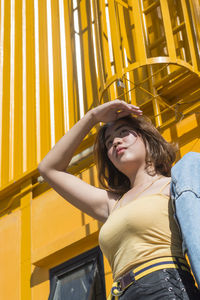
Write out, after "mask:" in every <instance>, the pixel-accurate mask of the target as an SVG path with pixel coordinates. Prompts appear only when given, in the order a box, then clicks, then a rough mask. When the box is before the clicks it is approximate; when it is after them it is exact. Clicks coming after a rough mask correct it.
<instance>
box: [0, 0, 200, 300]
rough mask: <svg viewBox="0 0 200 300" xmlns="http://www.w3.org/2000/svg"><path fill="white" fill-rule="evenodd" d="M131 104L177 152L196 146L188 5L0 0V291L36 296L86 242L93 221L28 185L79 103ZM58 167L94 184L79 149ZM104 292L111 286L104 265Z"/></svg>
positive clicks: (196, 59) (194, 40)
mask: <svg viewBox="0 0 200 300" xmlns="http://www.w3.org/2000/svg"><path fill="white" fill-rule="evenodd" d="M116 98H120V99H123V100H125V101H126V102H128V103H133V104H137V105H139V106H140V107H141V108H142V109H143V111H144V114H146V115H148V116H149V117H150V118H151V119H152V122H153V123H154V124H155V125H156V126H157V127H158V128H159V129H160V131H161V133H162V134H163V136H164V137H165V138H166V139H167V140H168V141H174V142H176V143H177V144H178V145H179V151H178V153H177V159H179V158H180V157H181V156H182V155H183V154H185V153H187V152H188V151H191V150H192V151H197V152H200V2H199V0H154V1H153V0H81V1H78V0H77V1H76V0H74V1H70V0H68V1H64V0H0V189H1V190H0V245H1V246H0V266H1V272H0V274H1V275H0V286H1V288H0V298H1V299H6V300H10V299H16V300H17V299H21V300H30V299H35V300H36V299H37V300H40V299H41V300H44V299H47V297H48V294H49V269H50V268H52V267H54V266H56V265H58V264H60V263H62V262H65V261H67V260H69V259H70V258H72V257H75V256H76V255H78V254H80V253H82V252H84V251H87V250H88V249H91V248H93V247H95V246H96V245H97V244H98V230H99V228H100V226H101V224H100V223H99V222H97V221H95V220H94V219H92V218H91V217H89V216H87V215H86V214H83V213H82V212H80V211H79V210H77V209H76V208H74V207H73V206H71V205H70V204H69V203H68V202H66V201H65V200H64V199H62V198H61V197H60V196H59V195H57V194H56V192H54V191H53V190H52V189H50V187H49V186H48V185H47V184H46V183H44V182H41V181H40V180H38V176H39V174H38V171H37V165H38V163H39V162H40V161H41V159H42V158H43V157H44V156H45V154H46V153H47V152H48V151H49V149H50V148H51V147H52V146H53V145H54V144H55V143H56V142H57V141H58V140H59V138H60V137H61V136H62V135H63V134H64V133H65V132H66V131H67V130H69V129H70V128H71V127H72V126H73V124H74V123H76V122H77V121H78V120H79V119H80V118H81V117H82V116H83V115H84V113H86V112H87V111H88V110H90V109H91V108H93V107H95V106H97V105H98V104H100V103H103V102H106V101H111V100H113V99H116ZM95 132H96V128H94V129H93V130H92V131H91V133H90V134H88V136H87V137H86V138H85V140H84V141H83V143H82V144H81V145H80V147H79V149H78V150H77V152H76V155H75V157H74V159H73V161H72V163H71V165H70V167H69V171H70V172H71V173H73V174H75V175H77V176H80V178H82V179H83V180H85V181H87V182H88V183H91V184H94V185H96V186H98V182H97V175H96V169H95V166H94V162H93V156H92V153H91V148H92V145H93V141H94V137H95ZM105 278H106V290H107V293H108V292H109V288H110V285H111V282H112V275H111V272H110V268H109V266H108V264H107V261H106V260H105Z"/></svg>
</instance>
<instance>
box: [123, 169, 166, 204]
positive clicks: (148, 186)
mask: <svg viewBox="0 0 200 300" xmlns="http://www.w3.org/2000/svg"><path fill="white" fill-rule="evenodd" d="M162 177H163V175H160V176H159V177H157V178H156V179H154V180H153V181H152V182H151V183H150V184H148V185H147V186H146V187H145V188H144V189H143V190H142V191H140V192H139V193H138V194H136V196H135V197H134V199H136V198H137V197H138V196H139V195H141V194H142V193H143V192H144V191H146V190H147V189H148V188H150V186H152V184H153V183H154V182H156V181H157V180H159V179H160V178H162ZM123 198H124V196H122V197H121V198H120V199H119V200H118V201H119V204H120V207H121V204H122V201H121V200H122V199H123Z"/></svg>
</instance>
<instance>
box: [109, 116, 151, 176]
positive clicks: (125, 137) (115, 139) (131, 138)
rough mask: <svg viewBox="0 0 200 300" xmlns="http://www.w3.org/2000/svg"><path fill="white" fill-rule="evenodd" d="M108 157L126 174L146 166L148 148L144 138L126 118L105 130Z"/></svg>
mask: <svg viewBox="0 0 200 300" xmlns="http://www.w3.org/2000/svg"><path fill="white" fill-rule="evenodd" d="M105 145H106V148H107V155H108V158H109V159H110V160H111V162H112V163H113V165H114V166H115V167H116V168H117V169H118V170H119V171H121V172H122V173H124V174H125V175H127V176H128V175H129V174H131V173H132V172H133V170H135V169H138V168H139V167H142V168H143V167H145V165H146V163H145V158H146V148H145V144H144V141H143V139H142V138H141V137H140V136H139V135H138V134H137V133H136V131H134V129H132V128H131V127H130V125H129V124H127V123H126V121H124V120H119V121H117V122H115V123H114V124H113V125H112V126H111V127H109V128H107V129H106V132H105Z"/></svg>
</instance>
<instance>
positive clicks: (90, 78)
mask: <svg viewBox="0 0 200 300" xmlns="http://www.w3.org/2000/svg"><path fill="white" fill-rule="evenodd" d="M79 8H80V38H81V45H82V61H83V64H82V76H83V84H84V87H83V99H84V108H85V112H87V111H88V110H89V109H91V108H93V107H95V106H97V104H98V94H97V76H96V75H97V74H96V69H95V55H94V46H95V45H94V44H93V37H92V28H91V8H90V3H89V1H86V0H84V1H81V2H80V6H79Z"/></svg>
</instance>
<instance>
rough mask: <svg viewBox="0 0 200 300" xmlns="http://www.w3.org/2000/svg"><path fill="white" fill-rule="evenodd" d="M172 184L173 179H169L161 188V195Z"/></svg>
mask: <svg viewBox="0 0 200 300" xmlns="http://www.w3.org/2000/svg"><path fill="white" fill-rule="evenodd" d="M170 182H171V178H170V179H169V181H167V182H165V184H164V185H163V186H162V187H161V189H160V191H159V194H162V193H163V191H164V189H165V188H166V186H168V185H169V184H170Z"/></svg>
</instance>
